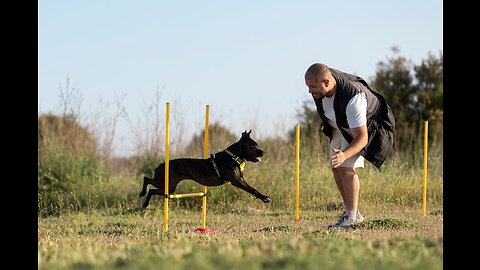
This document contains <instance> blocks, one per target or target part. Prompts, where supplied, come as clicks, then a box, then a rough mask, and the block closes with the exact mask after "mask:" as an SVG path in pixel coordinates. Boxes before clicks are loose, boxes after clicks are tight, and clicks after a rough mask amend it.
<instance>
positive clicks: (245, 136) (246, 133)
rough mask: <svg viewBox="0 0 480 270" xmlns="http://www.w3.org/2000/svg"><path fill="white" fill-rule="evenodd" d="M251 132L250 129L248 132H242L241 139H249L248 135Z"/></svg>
mask: <svg viewBox="0 0 480 270" xmlns="http://www.w3.org/2000/svg"><path fill="white" fill-rule="evenodd" d="M251 132H252V130H251V129H250V131H248V132H247V131H246V130H245V131H244V132H242V138H250V133H251Z"/></svg>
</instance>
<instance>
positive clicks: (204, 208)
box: [163, 102, 213, 233]
mask: <svg viewBox="0 0 480 270" xmlns="http://www.w3.org/2000/svg"><path fill="white" fill-rule="evenodd" d="M209 109H210V106H209V105H206V108H205V115H206V116H205V143H204V148H203V156H204V158H207V157H208V120H209ZM165 115H166V116H165V117H166V118H165V125H166V126H165V193H164V199H163V232H164V233H166V232H167V231H168V199H179V198H188V197H203V198H202V227H201V228H197V229H196V230H195V231H200V232H207V231H213V229H208V230H207V228H205V223H206V221H205V220H206V216H207V187H206V186H203V185H202V192H197V193H185V194H168V190H169V183H168V181H169V178H168V177H169V168H170V167H169V165H170V158H169V154H170V153H169V152H170V143H169V141H170V103H168V102H167V104H166V114H165Z"/></svg>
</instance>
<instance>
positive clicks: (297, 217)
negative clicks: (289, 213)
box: [295, 124, 300, 221]
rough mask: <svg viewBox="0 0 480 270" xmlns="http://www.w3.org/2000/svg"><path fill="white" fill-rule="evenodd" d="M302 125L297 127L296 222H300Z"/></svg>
mask: <svg viewBox="0 0 480 270" xmlns="http://www.w3.org/2000/svg"><path fill="white" fill-rule="evenodd" d="M299 208H300V124H297V126H296V127H295V221H299V220H300V209H299Z"/></svg>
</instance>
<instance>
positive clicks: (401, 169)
mask: <svg viewBox="0 0 480 270" xmlns="http://www.w3.org/2000/svg"><path fill="white" fill-rule="evenodd" d="M413 141H415V140H413ZM416 141H417V142H420V141H421V140H416ZM261 145H262V146H263V148H264V149H265V150H266V152H267V153H268V154H267V155H265V157H264V158H263V159H262V162H261V163H260V164H258V163H257V164H248V165H247V167H246V169H245V171H244V176H245V179H246V181H247V182H248V183H249V184H250V185H251V186H253V187H255V188H256V189H257V190H259V191H260V192H262V193H263V194H266V195H268V196H269V197H270V198H271V199H272V202H271V203H269V204H264V203H262V202H261V201H260V200H258V199H255V198H254V197H252V195H251V194H249V193H247V192H245V191H243V190H240V189H238V188H235V187H233V186H232V185H224V186H220V187H215V188H209V189H208V196H207V208H208V210H207V227H210V228H214V229H216V231H215V232H212V233H207V234H202V233H196V232H195V229H196V228H199V227H200V226H201V200H200V199H199V198H184V199H177V200H171V202H170V214H169V216H170V220H169V230H168V232H167V233H164V232H163V199H162V198H161V197H160V196H155V197H152V200H151V202H150V206H149V208H148V209H146V210H143V211H142V210H140V209H139V207H140V206H141V204H142V203H143V200H144V199H143V198H141V199H140V198H138V192H139V191H140V189H141V185H142V181H143V176H144V175H147V176H151V175H149V173H148V170H147V171H146V172H141V173H139V172H138V170H136V169H132V168H131V169H130V170H117V169H111V168H106V167H104V163H103V162H102V161H100V160H97V159H95V158H92V157H89V156H82V155H79V154H75V153H69V152H68V151H60V150H58V149H56V148H53V149H47V150H48V151H44V152H41V154H44V156H42V155H39V156H40V157H42V158H40V157H39V160H41V161H42V163H41V164H40V165H41V166H40V167H39V180H38V183H39V194H38V195H39V196H38V210H39V212H38V265H39V267H38V268H39V269H48V270H51V269H169V270H176V269H188V270H190V269H209V270H210V269H249V270H250V269H335V270H342V269H422V270H423V269H429V270H430V269H443V239H444V238H443V148H442V145H441V144H434V143H432V144H431V147H430V151H429V159H428V164H429V167H428V168H429V170H428V189H427V198H428V200H427V202H428V203H427V210H428V211H427V215H426V217H423V215H422V185H423V184H422V183H423V174H424V171H423V159H422V151H421V150H422V148H421V147H420V143H419V145H412V146H410V147H411V148H408V149H402V150H403V151H402V152H400V153H399V154H398V155H396V156H395V157H394V158H392V159H390V160H389V161H388V162H387V163H385V165H384V166H383V167H382V171H381V172H379V171H378V170H376V169H375V168H374V167H373V166H372V165H371V164H369V163H366V167H365V168H364V169H361V170H359V172H358V173H359V176H360V183H361V188H360V198H359V208H360V210H361V212H362V214H363V216H364V217H365V221H364V222H363V223H362V224H361V225H359V226H357V227H356V228H355V229H354V230H351V231H329V230H327V226H328V225H329V224H332V223H334V222H336V221H337V220H338V217H339V215H340V214H341V212H342V210H340V209H338V207H337V208H335V207H332V205H333V206H335V205H337V206H338V205H339V200H340V194H339V192H338V190H337V187H336V185H335V182H334V180H333V177H332V172H331V169H330V168H329V167H328V166H327V160H326V159H327V155H326V154H325V153H324V152H322V151H325V149H326V148H325V147H321V146H320V145H312V144H308V143H305V144H303V145H302V147H301V151H300V152H301V160H300V221H299V222H295V169H294V168H295V167H294V164H295V162H294V157H295V155H294V153H295V151H294V147H293V145H292V144H285V143H283V144H282V143H281V142H276V141H272V142H265V143H262V144H261ZM172 158H173V157H172ZM158 162H159V161H155V162H152V164H149V166H148V167H151V169H153V168H154V167H155V166H157V165H158ZM199 191H201V188H200V186H199V185H198V184H197V183H194V182H193V181H184V182H182V183H180V184H179V185H178V187H177V190H176V191H175V193H177V194H180V193H190V192H199Z"/></svg>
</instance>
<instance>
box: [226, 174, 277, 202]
mask: <svg viewBox="0 0 480 270" xmlns="http://www.w3.org/2000/svg"><path fill="white" fill-rule="evenodd" d="M230 183H232V185H234V186H236V187H238V188H240V189H243V190H245V191H246V192H248V193H250V194H252V195H253V196H255V197H257V198H259V199H260V200H262V202H264V203H269V202H270V201H271V200H270V198H269V197H268V196H265V195H263V194H262V193H260V192H258V191H257V190H256V189H254V188H253V187H251V186H250V185H249V184H248V183H247V182H245V180H243V177H242V178H241V179H238V180H237V179H235V180H232V181H230Z"/></svg>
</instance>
